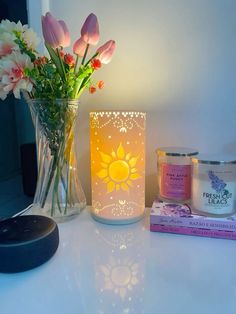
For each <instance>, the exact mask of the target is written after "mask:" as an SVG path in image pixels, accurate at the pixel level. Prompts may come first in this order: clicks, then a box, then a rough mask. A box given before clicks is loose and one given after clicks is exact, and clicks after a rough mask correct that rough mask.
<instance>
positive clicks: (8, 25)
mask: <svg viewBox="0 0 236 314" xmlns="http://www.w3.org/2000/svg"><path fill="white" fill-rule="evenodd" d="M27 27H28V26H27V25H22V24H21V22H20V21H19V22H17V23H15V22H10V21H9V20H2V22H1V23H0V33H5V32H7V33H13V32H14V31H17V32H20V33H23V32H24V31H25V29H26V28H27Z"/></svg>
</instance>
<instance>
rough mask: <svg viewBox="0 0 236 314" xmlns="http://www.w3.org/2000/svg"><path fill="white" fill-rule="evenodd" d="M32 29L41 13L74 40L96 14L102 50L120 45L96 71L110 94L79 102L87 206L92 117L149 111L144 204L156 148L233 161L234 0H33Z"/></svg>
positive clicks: (149, 197)
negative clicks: (107, 112) (101, 112)
mask: <svg viewBox="0 0 236 314" xmlns="http://www.w3.org/2000/svg"><path fill="white" fill-rule="evenodd" d="M28 4H29V17H30V23H31V26H32V27H33V28H34V29H35V30H37V31H38V32H39V31H40V30H39V27H40V23H39V22H40V16H41V13H42V12H43V13H45V11H47V10H50V11H51V13H52V14H53V15H55V16H56V17H57V18H58V19H63V20H65V21H66V23H67V25H68V27H69V28H70V31H71V34H72V38H73V40H76V39H77V38H79V37H80V28H81V26H82V24H83V22H84V20H85V18H86V17H87V15H88V14H89V13H91V12H93V13H95V14H96V15H97V16H98V19H99V24H100V32H101V40H100V44H102V43H103V42H105V41H106V40H108V39H115V40H116V42H117V50H116V53H115V55H114V58H113V60H112V62H111V63H110V64H109V65H107V66H104V67H103V68H102V69H101V70H100V71H98V73H97V78H98V79H103V80H104V81H105V84H106V88H105V89H104V90H102V91H101V92H99V93H96V94H94V95H88V94H87V93H85V94H84V95H83V96H82V98H81V107H80V120H79V130H78V154H79V164H80V177H81V181H82V184H83V186H84V189H85V192H86V196H87V199H88V204H90V197H91V196H90V156H89V121H88V117H89V114H88V113H89V111H91V110H95V109H113V110H116V109H132V110H144V111H146V112H147V137H146V140H147V147H146V160H147V166H146V204H147V206H150V205H151V203H152V201H153V198H154V197H155V195H156V188H157V185H156V155H155V150H156V148H157V147H158V146H189V147H194V148H198V149H199V150H200V151H201V152H207V153H211V152H214V153H218V152H219V153H232V154H235V155H236V1H235V0H119V1H117V0H109V1H108V0H86V1H82V0H81V1H78V0H77V1H76V0H66V1H58V0H51V1H50V0H48V1H46V0H42V1H41V3H40V1H38V0H28Z"/></svg>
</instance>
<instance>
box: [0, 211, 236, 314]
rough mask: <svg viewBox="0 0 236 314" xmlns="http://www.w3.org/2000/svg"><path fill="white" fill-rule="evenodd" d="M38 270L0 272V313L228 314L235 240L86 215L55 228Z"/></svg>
mask: <svg viewBox="0 0 236 314" xmlns="http://www.w3.org/2000/svg"><path fill="white" fill-rule="evenodd" d="M59 230H60V245H59V248H58V250H57V252H56V254H55V255H54V256H53V258H52V259H51V260H50V261H48V262H47V263H45V264H44V265H42V266H40V267H38V268H35V269H33V270H30V271H27V272H24V273H18V274H0V313H1V314H39V313H40V314H83V313H85V314H94V313H99V314H102V313H104V314H112V313H115V314H116V313H117V314H118V313H119V314H120V313H124V314H127V313H129V314H130V313H135V314H139V313H145V314H185V313H186V314H187V313H190V314H195V313H196V314H199V313H201V314H211V313H214V314H222V313H224V314H231V313H232V314H234V313H235V311H236V310H235V308H236V242H235V241H233V240H223V239H210V238H200V237H192V236H185V235H174V234H161V233H151V232H150V231H149V230H148V215H147V216H146V218H145V219H143V220H142V221H140V222H138V223H135V224H132V225H125V226H111V225H104V224H101V223H98V222H96V221H94V220H93V219H92V218H91V217H90V215H89V213H88V211H87V210H84V211H83V212H82V213H81V214H80V215H79V216H78V217H77V218H75V219H74V220H71V221H69V222H65V223H62V224H59Z"/></svg>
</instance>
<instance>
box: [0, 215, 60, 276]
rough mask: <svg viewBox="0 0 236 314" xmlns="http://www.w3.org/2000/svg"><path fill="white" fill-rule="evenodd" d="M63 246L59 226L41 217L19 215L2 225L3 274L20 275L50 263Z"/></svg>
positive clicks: (0, 269) (0, 263)
mask: <svg viewBox="0 0 236 314" xmlns="http://www.w3.org/2000/svg"><path fill="white" fill-rule="evenodd" d="M58 244H59V232H58V227H57V224H56V222H55V221H54V220H52V219H51V218H48V217H45V216H38V215H27V216H18V217H15V218H10V219H6V220H4V221H1V222H0V272H2V273H16V272H22V271H26V270H29V269H32V268H34V267H37V266H39V265H41V264H43V263H45V262H46V261H48V260H49V259H50V258H51V257H52V256H53V255H54V253H55V252H56V250H57V248H58Z"/></svg>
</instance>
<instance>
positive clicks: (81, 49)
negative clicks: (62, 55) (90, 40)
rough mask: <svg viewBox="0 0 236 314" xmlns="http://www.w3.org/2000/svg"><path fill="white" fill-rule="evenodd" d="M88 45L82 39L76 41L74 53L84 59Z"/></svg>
mask: <svg viewBox="0 0 236 314" xmlns="http://www.w3.org/2000/svg"><path fill="white" fill-rule="evenodd" d="M86 47H87V44H86V42H85V41H84V40H83V38H82V37H80V38H79V39H78V40H76V42H75V43H74V45H73V52H74V53H75V54H76V55H77V56H79V57H83V56H84V53H85V50H86Z"/></svg>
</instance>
